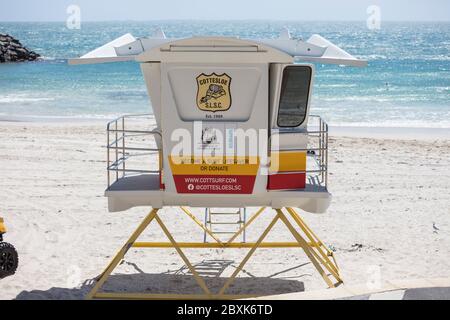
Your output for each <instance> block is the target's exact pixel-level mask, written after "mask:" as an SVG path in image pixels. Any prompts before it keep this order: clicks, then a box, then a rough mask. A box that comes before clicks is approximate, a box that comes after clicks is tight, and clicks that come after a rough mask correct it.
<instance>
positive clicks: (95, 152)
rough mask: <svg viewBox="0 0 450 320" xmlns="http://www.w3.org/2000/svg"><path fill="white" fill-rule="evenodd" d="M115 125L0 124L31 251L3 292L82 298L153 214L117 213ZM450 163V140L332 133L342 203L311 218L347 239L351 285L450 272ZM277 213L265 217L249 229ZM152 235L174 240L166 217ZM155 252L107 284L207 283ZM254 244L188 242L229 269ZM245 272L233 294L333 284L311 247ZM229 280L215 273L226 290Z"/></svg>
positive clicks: (132, 258) (168, 288)
mask: <svg viewBox="0 0 450 320" xmlns="http://www.w3.org/2000/svg"><path fill="white" fill-rule="evenodd" d="M104 127H105V125H104V124H103V123H76V124H64V123H10V122H2V123H0V137H1V138H0V177H1V178H0V191H1V196H0V216H3V217H4V218H5V221H6V224H7V226H8V227H9V233H7V234H6V235H5V240H6V241H8V242H11V243H13V244H14V245H15V246H16V247H17V250H18V252H19V255H20V267H19V269H18V271H17V273H16V275H14V276H12V277H9V278H5V279H3V280H0V288H1V289H0V298H2V299H11V298H21V299H27V298H28V299H29V298H82V297H83V296H84V294H86V292H87V291H88V290H89V288H90V285H89V282H88V280H89V279H92V278H93V277H95V276H96V275H98V274H99V273H100V272H101V271H102V270H103V268H104V267H105V266H106V264H107V263H108V262H109V260H110V258H111V255H112V254H113V253H115V252H116V251H117V250H118V248H119V247H120V246H121V245H122V244H123V242H124V241H125V240H126V239H127V237H128V236H129V234H130V233H131V232H132V230H133V229H134V228H135V227H136V225H137V223H138V222H139V221H140V220H141V219H142V218H143V217H144V215H145V214H146V211H147V210H146V208H136V209H133V210H129V211H127V212H124V213H115V214H111V213H108V211H107V207H106V205H107V201H106V198H104V197H103V191H104V189H105V184H106V172H105V171H106V170H105V149H104V145H105V130H104ZM449 169H450V141H442V140H440V141H430V140H429V139H428V140H426V141H425V140H423V141H419V140H411V139H409V140H381V139H368V138H365V139H361V138H355V137H353V138H345V137H334V138H332V139H331V154H330V171H331V173H330V176H329V181H330V190H331V192H332V193H333V195H334V199H333V203H332V205H331V207H330V209H329V210H328V213H327V214H325V215H313V214H309V213H304V214H303V216H304V218H305V220H306V221H307V222H308V223H309V224H310V226H311V227H312V228H313V230H315V231H316V232H317V234H318V235H319V236H320V237H321V238H322V240H323V241H324V242H325V243H327V244H328V245H330V246H332V247H334V248H335V249H336V257H337V259H338V263H339V265H340V267H341V269H342V276H343V278H344V280H345V281H346V283H347V284H361V283H366V282H369V283H373V281H376V280H377V279H378V278H379V280H380V281H382V282H383V281H387V280H393V279H411V278H436V277H449V276H450V170H449ZM199 217H200V215H199ZM162 218H163V220H164V221H165V222H166V224H167V226H168V227H169V228H170V229H171V230H172V231H173V234H174V235H175V237H176V239H177V240H192V241H193V240H195V241H202V239H203V234H202V232H201V231H200V229H199V228H198V227H197V226H195V225H193V224H192V223H191V222H190V220H188V219H186V217H185V216H184V215H183V214H182V213H180V212H178V213H177V212H174V211H171V210H170V209H165V210H164V212H163V214H162ZM269 219H270V217H269V215H266V217H265V218H264V219H263V221H260V222H259V223H256V224H255V225H254V226H253V227H252V228H251V229H250V230H249V232H248V237H249V238H254V237H255V236H256V235H257V234H258V233H260V232H261V230H262V229H263V228H264V227H265V225H266V224H267V223H268V221H269ZM433 224H434V225H435V226H436V227H437V228H438V229H439V230H435V229H434V228H433ZM276 230H279V231H280V232H275V233H273V234H272V236H271V239H272V240H282V239H287V240H291V239H290V238H287V235H286V233H285V232H284V228H282V227H281V226H279V227H278V228H275V231H276ZM145 238H146V239H147V240H157V239H159V240H163V239H164V237H163V236H162V233H161V232H160V231H159V230H158V229H157V228H156V226H154V228H151V229H150V230H149V231H148V232H147V233H146V236H145ZM269 240H270V239H269ZM145 250H147V251H143V250H140V251H136V250H134V249H132V250H130V253H129V255H128V256H127V257H126V260H125V263H123V264H122V265H121V266H120V268H119V269H118V270H117V271H118V272H117V273H116V276H114V277H113V278H112V280H111V281H110V282H109V283H108V285H107V289H114V290H117V289H124V290H125V289H126V290H129V291H142V290H147V291H153V292H155V291H158V290H159V292H177V291H178V292H180V291H181V290H184V292H186V291H188V292H199V291H198V290H197V289H195V285H194V283H193V280H192V277H191V276H189V275H185V274H186V272H185V271H183V270H181V271H180V269H181V268H182V267H183V263H182V262H181V261H180V259H179V258H178V257H177V256H176V255H175V253H174V252H173V251H170V252H169V251H164V250H159V249H158V250H156V249H145ZM245 252H246V250H234V251H228V250H227V251H226V252H223V251H222V250H186V253H187V255H188V256H189V257H190V258H191V260H192V261H193V262H194V263H202V262H208V260H214V259H215V260H222V261H221V262H220V263H221V264H223V265H225V266H226V267H225V270H224V272H223V274H222V276H224V277H226V276H229V275H230V274H231V272H233V270H234V267H236V265H237V263H236V261H239V259H240V258H242V256H243V255H244V254H245ZM226 260H229V262H227V261H226ZM241 276H243V277H244V278H242V279H241V278H240V279H238V281H237V282H236V285H235V286H234V287H233V292H241V293H245V292H255V291H260V292H263V293H266V294H277V293H287V292H295V291H301V290H313V289H320V288H325V287H326V285H325V283H324V282H323V281H322V279H321V278H320V276H319V275H318V274H317V272H316V271H315V270H314V269H313V267H312V265H311V264H310V263H308V261H307V259H306V258H305V255H304V253H303V252H302V251H300V250H299V249H262V250H260V251H257V253H256V254H255V256H254V257H253V258H252V260H250V262H249V263H248V265H247V266H246V267H245V272H244V273H243V274H241ZM253 277H255V278H257V279H253ZM222 281H223V279H220V278H213V279H210V280H209V281H208V283H209V284H210V285H211V286H212V287H214V288H217V286H218V285H219V284H220V283H221V282H222Z"/></svg>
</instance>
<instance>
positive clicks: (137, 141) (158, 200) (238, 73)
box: [70, 31, 367, 299]
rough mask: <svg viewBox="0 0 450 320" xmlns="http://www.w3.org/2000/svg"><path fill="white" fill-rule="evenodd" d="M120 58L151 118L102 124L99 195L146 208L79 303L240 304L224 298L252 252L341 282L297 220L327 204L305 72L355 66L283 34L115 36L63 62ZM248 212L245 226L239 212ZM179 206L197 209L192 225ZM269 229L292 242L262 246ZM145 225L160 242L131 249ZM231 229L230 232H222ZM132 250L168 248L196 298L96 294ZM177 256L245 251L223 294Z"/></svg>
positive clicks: (320, 134)
mask: <svg viewBox="0 0 450 320" xmlns="http://www.w3.org/2000/svg"><path fill="white" fill-rule="evenodd" d="M129 60H134V61H137V62H139V63H140V65H141V69H142V73H143V75H144V78H145V81H146V84H147V89H148V93H149V96H150V99H151V104H152V110H153V114H151V115H125V116H122V117H120V118H118V119H116V120H114V121H111V122H110V123H108V125H107V175H108V187H107V189H106V191H105V196H106V197H107V198H108V207H109V211H111V212H118V211H124V210H127V209H130V208H133V207H137V206H144V207H151V208H152V209H151V211H150V213H149V214H148V216H147V217H146V218H145V219H144V221H142V223H141V224H140V225H139V226H138V228H137V229H136V231H135V232H134V233H133V234H132V235H131V237H130V238H129V239H128V241H127V242H126V243H125V244H124V245H123V247H122V248H121V249H120V250H119V252H118V253H117V255H116V256H115V257H114V259H113V260H112V261H111V263H110V264H109V265H108V266H107V268H106V269H105V271H104V272H103V273H102V274H101V275H100V276H99V277H98V279H97V281H96V284H95V286H94V287H93V289H92V291H91V292H90V294H89V296H88V298H106V299H114V298H157V299H177V298H189V299H192V298H193V299H209V298H211V299H224V298H225V299H227V298H241V297H248V295H244V296H242V295H241V296H236V295H230V294H227V293H226V291H227V289H228V288H229V286H230V285H231V284H232V282H233V281H234V279H235V278H236V276H237V275H238V274H239V272H240V271H241V270H242V268H243V267H244V265H245V264H246V262H247V261H248V260H249V259H250V257H251V256H252V255H253V253H254V252H255V250H256V249H258V248H301V249H303V251H304V252H305V253H306V255H307V256H308V258H309V259H310V260H311V262H312V263H313V265H314V266H315V268H316V269H317V270H318V272H319V273H320V274H321V276H322V277H323V279H324V280H325V282H326V284H327V285H328V286H329V287H334V286H335V285H336V284H339V283H341V282H342V279H341V277H340V274H339V269H338V266H337V264H336V261H335V260H334V257H333V253H332V252H331V250H329V249H328V248H327V247H326V246H325V245H324V244H323V242H322V241H321V240H320V239H319V238H318V237H317V236H316V235H315V234H314V232H313V231H312V230H311V229H310V228H309V227H308V226H307V225H306V224H305V222H304V221H303V220H302V218H301V216H300V215H299V213H298V212H297V209H301V210H304V211H307V212H313V213H323V212H325V211H326V210H327V208H328V206H329V204H330V201H331V194H330V193H329V191H328V189H327V179H328V175H327V172H328V125H327V124H326V123H325V122H324V121H323V120H322V119H321V118H320V117H319V116H316V115H311V114H310V101H311V91H312V87H313V79H314V65H313V64H311V62H317V63H329V64H338V65H349V66H365V65H366V64H367V63H366V62H365V61H362V60H359V59H357V58H355V57H353V56H351V55H350V54H348V53H347V52H345V51H344V50H342V49H340V48H338V47H337V46H335V45H334V44H332V43H331V42H329V41H327V40H326V39H324V38H322V37H321V36H319V35H313V36H312V37H311V38H310V39H308V40H307V41H303V40H298V39H292V38H291V37H290V35H289V32H288V31H283V32H282V34H281V35H280V37H279V38H277V39H259V40H245V39H238V38H229V37H194V38H188V39H168V38H166V37H165V35H164V33H163V32H162V31H159V32H158V33H157V35H156V36H155V37H149V38H139V39H136V38H134V37H133V36H132V35H130V34H126V35H124V36H122V37H120V38H118V39H116V40H114V41H112V42H110V43H108V44H106V45H104V46H102V47H100V48H98V49H96V50H94V51H92V52H90V53H88V54H86V55H84V56H82V57H81V58H78V59H72V60H70V63H72V64H89V63H102V62H117V61H129ZM294 62H296V63H294ZM152 126H153V127H152ZM149 127H151V128H149ZM145 156H146V157H148V158H147V160H142V159H144V158H143V157H145ZM163 207H173V210H174V212H173V214H174V217H175V216H176V217H177V219H178V217H179V216H180V214H186V216H187V217H189V218H190V219H192V221H193V222H194V224H196V225H198V227H200V229H201V232H203V234H204V239H203V240H204V241H200V242H177V241H176V240H175V237H174V236H173V235H172V233H171V232H170V231H169V230H168V228H167V227H166V225H165V224H164V222H163V221H162V220H161V218H160V216H159V215H158V210H160V209H161V208H163ZM255 207H256V208H258V209H257V210H256V211H254V213H253V214H252V215H249V217H247V215H248V214H249V212H250V210H249V212H247V209H248V208H255ZM190 208H205V209H204V210H205V211H204V212H205V215H204V221H201V218H199V217H198V215H195V214H194V213H193V212H192V211H191V210H190ZM230 210H231V211H230ZM271 212H272V213H271ZM226 214H228V215H231V216H232V215H234V218H237V220H235V221H234V222H230V221H228V222H227V221H225V222H217V220H216V218H217V216H219V215H226ZM268 216H270V217H271V221H269V223H268V226H267V228H266V229H265V230H264V232H262V234H261V235H260V236H259V238H258V239H255V240H252V241H247V240H248V239H246V238H245V231H246V230H247V229H248V228H249V227H251V224H252V223H253V222H254V221H255V220H256V219H258V218H262V217H268ZM279 221H281V223H283V224H285V225H286V227H287V229H288V230H289V231H290V233H291V234H292V235H293V236H294V238H295V240H296V241H294V242H266V241H264V240H265V238H266V236H267V235H268V234H269V232H270V231H271V229H272V227H273V226H274V225H275V223H277V222H279ZM151 222H156V223H157V224H159V226H160V227H161V229H162V231H163V232H164V234H165V235H166V236H167V239H168V241H167V242H139V241H138V237H139V236H140V235H141V233H142V232H143V231H144V230H145V229H146V228H147V226H148V225H149V224H150V223H151ZM221 223H222V224H223V225H227V226H228V229H227V230H226V231H219V229H218V226H219V225H220V224H221ZM232 224H235V226H234V227H236V228H235V230H232V231H230V227H233V226H229V225H232ZM222 230H223V229H222ZM132 247H133V248H174V249H175V250H176V251H177V253H178V254H179V255H180V257H181V258H182V260H183V261H184V263H185V264H186V266H187V268H189V271H190V272H191V274H192V275H193V276H194V278H195V280H196V281H197V283H198V285H199V286H200V287H201V288H202V290H203V294H200V295H186V294H175V295H174V294H171V295H168V294H143V293H111V292H101V290H100V289H101V287H102V285H103V284H104V283H105V281H106V280H107V278H108V277H109V275H110V274H111V273H112V272H113V270H114V268H115V267H116V266H117V265H118V264H119V263H120V261H121V260H122V259H123V257H124V255H125V254H126V253H127V251H128V250H129V249H130V248H132ZM185 248H198V249H201V248H222V249H230V250H231V249H243V248H248V249H249V251H248V253H247V254H246V256H245V258H244V259H243V260H242V262H241V263H240V264H239V266H238V267H237V268H236V270H235V271H234V272H233V274H232V275H231V277H230V278H228V280H227V281H226V282H225V284H224V285H223V287H222V288H221V289H220V290H219V291H218V292H211V291H210V289H209V288H208V287H207V286H206V284H205V281H204V279H203V278H202V277H200V276H199V274H198V272H197V271H196V270H195V268H194V267H193V265H192V263H191V262H190V261H189V260H188V259H187V257H186V255H185V254H184V252H183V249H185ZM251 296H255V295H251Z"/></svg>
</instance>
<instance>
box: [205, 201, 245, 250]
mask: <svg viewBox="0 0 450 320" xmlns="http://www.w3.org/2000/svg"><path fill="white" fill-rule="evenodd" d="M216 216H217V217H216ZM213 217H215V219H213ZM219 217H222V218H219ZM245 222H246V209H245V208H239V209H238V210H236V211H234V212H222V211H212V210H211V209H210V208H206V209H205V226H206V227H207V228H208V229H209V230H210V231H211V233H212V234H214V235H216V234H217V235H224V234H234V233H236V232H237V231H238V230H239V229H240V228H241V227H242V226H243V225H244V224H245ZM223 225H227V226H232V225H235V226H236V229H235V230H229V229H228V230H226V229H225V230H224V229H220V228H219V227H218V226H223ZM214 226H216V227H217V228H214ZM219 238H220V237H219ZM207 239H208V235H207V233H206V231H205V233H204V242H207ZM221 240H226V239H221ZM242 241H243V242H245V230H244V231H243V232H242Z"/></svg>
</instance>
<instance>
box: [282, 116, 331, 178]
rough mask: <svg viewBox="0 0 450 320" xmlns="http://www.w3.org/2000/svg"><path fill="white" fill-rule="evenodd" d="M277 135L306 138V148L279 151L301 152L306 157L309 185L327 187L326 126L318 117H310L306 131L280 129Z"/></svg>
mask: <svg viewBox="0 0 450 320" xmlns="http://www.w3.org/2000/svg"><path fill="white" fill-rule="evenodd" d="M278 133H279V134H303V135H306V136H307V137H308V145H307V147H306V148H287V149H280V150H279V151H303V152H306V153H307V155H308V161H307V169H306V178H307V179H308V180H309V182H310V183H311V184H315V185H320V186H324V187H327V186H328V124H327V123H326V122H325V121H324V120H323V119H322V118H321V117H320V116H318V115H310V116H309V119H308V128H307V129H297V128H289V129H281V130H279V131H278Z"/></svg>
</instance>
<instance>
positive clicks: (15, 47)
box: [0, 33, 40, 63]
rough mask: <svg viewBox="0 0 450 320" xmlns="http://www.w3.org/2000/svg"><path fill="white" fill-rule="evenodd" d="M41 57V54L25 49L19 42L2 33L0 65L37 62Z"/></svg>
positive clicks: (0, 39)
mask: <svg viewBox="0 0 450 320" xmlns="http://www.w3.org/2000/svg"><path fill="white" fill-rule="evenodd" d="M39 57H40V55H39V54H37V53H36V52H33V51H30V50H28V49H27V48H25V47H24V46H23V45H22V44H21V43H20V41H19V40H17V39H15V38H14V37H11V36H10V35H7V34H1V33H0V63H2V62H22V61H35V60H37V59H38V58H39Z"/></svg>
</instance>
